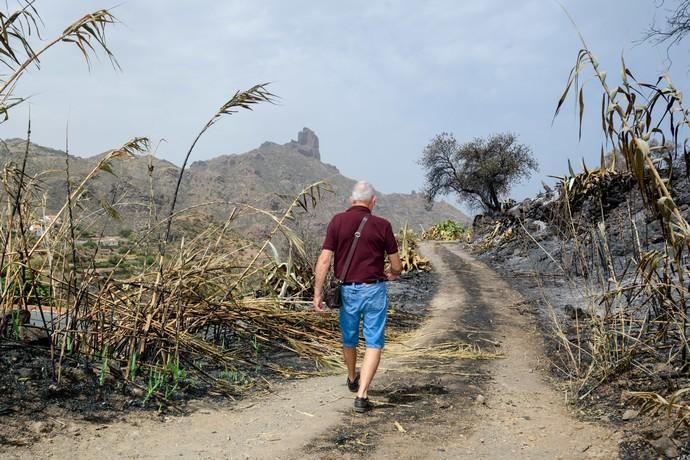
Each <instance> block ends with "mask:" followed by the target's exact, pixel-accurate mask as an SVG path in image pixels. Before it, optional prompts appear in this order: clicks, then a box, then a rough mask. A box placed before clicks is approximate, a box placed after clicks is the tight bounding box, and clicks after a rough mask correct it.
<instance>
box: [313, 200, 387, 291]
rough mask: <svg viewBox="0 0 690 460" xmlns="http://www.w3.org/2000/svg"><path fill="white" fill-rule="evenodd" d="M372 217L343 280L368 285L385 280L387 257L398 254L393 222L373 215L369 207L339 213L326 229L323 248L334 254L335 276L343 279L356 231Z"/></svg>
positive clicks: (365, 227)
mask: <svg viewBox="0 0 690 460" xmlns="http://www.w3.org/2000/svg"><path fill="white" fill-rule="evenodd" d="M366 215H369V220H367V223H366V225H364V229H363V230H362V236H360V238H359V242H358V243H357V248H356V249H355V254H354V256H353V257H352V261H351V262H350V268H349V270H348V271H347V275H346V276H345V279H344V280H343V281H345V282H354V283H366V282H370V281H376V280H383V279H386V275H385V274H384V272H383V264H384V255H385V254H395V253H397V252H398V243H397V241H395V235H393V229H392V227H391V224H390V222H388V221H387V220H386V219H383V218H382V217H378V216H374V215H372V214H371V211H369V208H367V207H366V206H352V207H351V208H350V209H348V210H347V211H345V212H341V213H340V214H336V215H335V216H333V219H331V221H330V223H329V224H328V228H327V229H326V239H325V240H324V242H323V246H322V247H323V249H328V250H331V251H333V252H335V266H334V269H335V275H336V277H337V278H341V277H342V275H343V274H342V271H343V268H344V267H345V261H346V259H347V253H348V252H349V251H350V246H351V245H352V240H354V238H355V232H356V231H357V228H359V224H360V223H361V222H362V218H363V217H364V216H366Z"/></svg>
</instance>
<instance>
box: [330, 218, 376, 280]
mask: <svg viewBox="0 0 690 460" xmlns="http://www.w3.org/2000/svg"><path fill="white" fill-rule="evenodd" d="M367 220H369V216H368V215H366V216H364V217H362V222H360V223H359V228H357V231H356V232H355V239H354V240H352V244H351V245H350V252H348V253H347V259H346V260H345V266H344V267H343V276H341V277H340V278H338V279H339V280H340V281H341V282H343V281H345V277H346V276H347V271H348V270H349V269H350V262H352V256H353V255H354V254H355V248H356V247H357V242H358V241H359V237H360V236H362V229H363V228H364V224H366V223H367ZM336 278H337V276H336Z"/></svg>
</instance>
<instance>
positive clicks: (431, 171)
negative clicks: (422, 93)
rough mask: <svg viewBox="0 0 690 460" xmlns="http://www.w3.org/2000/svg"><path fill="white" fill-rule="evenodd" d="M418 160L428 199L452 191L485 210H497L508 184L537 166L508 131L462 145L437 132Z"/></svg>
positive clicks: (512, 183) (446, 134)
mask: <svg viewBox="0 0 690 460" xmlns="http://www.w3.org/2000/svg"><path fill="white" fill-rule="evenodd" d="M419 163H420V164H421V165H422V166H423V167H424V169H425V176H426V185H425V187H424V194H425V196H426V199H427V200H428V201H429V202H430V203H431V202H432V201H433V199H434V198H436V197H437V196H439V195H448V194H450V193H455V194H457V195H458V198H459V199H460V200H462V201H465V202H466V203H468V204H469V205H470V206H471V207H473V208H479V209H483V210H484V211H485V212H488V213H492V212H496V211H499V210H500V209H501V199H502V198H504V197H505V195H506V194H507V193H508V192H509V191H510V189H511V187H512V186H513V185H515V184H516V183H518V182H520V180H521V179H523V178H525V179H526V178H529V177H530V176H531V175H532V171H537V169H538V167H539V165H538V164H537V161H536V160H535V159H534V157H533V156H532V150H531V149H530V148H529V147H528V146H526V145H522V144H519V143H518V142H517V137H516V136H515V135H514V134H511V133H502V134H494V135H492V136H489V137H488V138H487V139H480V138H477V139H474V140H473V141H472V142H468V143H466V144H462V145H459V144H458V142H457V141H456V140H455V137H453V135H452V134H448V133H441V134H439V135H437V136H436V137H434V138H433V139H432V141H431V143H430V144H429V145H427V146H426V147H425V148H424V152H423V154H422V159H421V160H420V161H419Z"/></svg>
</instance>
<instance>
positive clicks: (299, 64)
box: [0, 0, 690, 198]
mask: <svg viewBox="0 0 690 460" xmlns="http://www.w3.org/2000/svg"><path fill="white" fill-rule="evenodd" d="M563 3H564V5H565V6H566V8H568V10H569V11H570V13H571V14H572V16H573V17H574V19H575V21H576V22H577V24H578V27H579V28H580V30H581V32H582V33H583V35H584V36H585V38H586V40H587V41H588V43H589V45H590V47H591V48H592V50H593V51H594V53H595V54H596V55H597V57H598V58H599V60H600V62H601V64H602V67H603V68H605V69H607V70H608V71H609V75H610V78H614V76H617V75H618V74H619V70H620V55H621V53H624V54H625V58H626V62H627V63H628V65H629V66H630V67H631V68H632V69H633V71H634V72H635V73H636V76H637V77H638V78H639V79H641V80H654V79H655V77H656V76H657V75H658V74H660V73H661V72H664V71H666V70H668V68H669V66H670V73H671V75H672V76H673V79H674V82H675V83H676V85H677V86H678V87H680V88H681V89H687V86H688V85H687V83H688V71H689V70H690V59H688V52H687V49H688V48H687V44H682V45H681V46H680V47H676V48H673V49H672V50H671V53H670V56H671V61H669V59H668V56H667V50H666V48H665V47H664V46H653V45H650V44H646V43H643V44H638V43H637V42H638V41H639V39H640V38H641V37H642V35H643V33H644V30H645V29H646V28H647V27H648V26H649V25H650V23H651V22H652V20H653V19H654V15H655V14H656V15H658V16H659V18H661V17H663V16H664V14H665V10H664V7H662V8H661V9H657V8H656V6H657V4H658V2H655V1H654V0H607V1H601V0H564V1H563ZM670 4H671V3H669V0H667V6H666V8H668V5H670ZM110 6H112V5H111V4H104V3H101V2H100V1H98V0H88V1H87V0H72V1H70V2H51V1H48V0H39V1H38V2H37V7H38V9H39V11H40V12H41V13H42V17H43V20H44V22H45V27H46V31H45V33H44V38H49V37H52V36H53V35H55V34H57V33H59V31H60V30H62V29H64V27H65V26H66V25H67V24H68V23H70V22H71V21H72V20H74V19H76V18H77V17H79V16H81V15H82V14H84V13H86V12H88V11H90V10H93V9H97V8H102V7H110ZM112 11H113V13H114V14H115V15H116V16H117V17H118V18H119V20H120V21H121V23H120V24H116V25H114V26H113V27H111V28H110V30H109V34H108V40H109V42H108V43H109V45H110V47H111V48H112V50H113V51H114V53H115V54H116V56H117V58H118V60H119V63H120V65H121V67H122V70H121V71H120V70H115V69H113V68H112V67H111V66H110V65H109V63H108V61H107V59H105V58H102V57H101V59H100V60H96V61H94V62H93V65H92V68H91V70H89V69H88V68H87V67H86V66H85V65H84V64H83V62H82V61H81V58H80V55H79V53H78V52H77V51H76V50H75V49H74V48H72V47H69V46H62V47H61V48H59V49H58V48H56V49H54V50H53V52H52V53H50V54H49V55H46V57H45V58H44V59H43V60H42V66H41V70H40V71H36V70H32V71H31V72H30V73H29V74H28V75H26V76H25V77H24V78H23V79H22V80H21V81H20V84H19V85H18V87H17V89H16V94H18V95H31V96H32V97H31V102H30V104H26V105H24V106H23V107H20V108H18V109H17V110H15V111H14V112H13V113H12V115H11V120H10V121H9V122H7V123H5V124H4V125H2V127H1V128H0V130H1V134H0V137H3V138H7V137H25V131H26V122H27V118H28V117H27V114H28V109H29V106H30V108H31V118H32V125H33V139H34V141H35V142H37V143H40V144H43V145H47V146H50V147H56V148H62V147H63V146H64V132H65V125H66V123H67V122H68V121H69V126H70V128H69V129H70V151H71V152H72V153H74V154H76V155H80V156H90V155H93V154H97V153H100V152H102V151H104V150H107V149H109V148H112V147H115V146H118V145H120V144H122V143H123V142H125V141H126V140H128V139H130V138H132V137H134V136H148V137H150V138H151V139H152V140H153V142H154V144H155V143H157V141H158V140H159V139H162V138H164V139H166V141H167V142H165V143H162V144H161V145H160V147H159V149H158V152H157V155H158V156H160V157H163V158H166V159H168V160H170V161H173V162H175V163H177V164H180V163H181V160H182V158H183V156H184V153H185V152H186V150H187V148H188V146H189V144H190V142H191V141H192V140H193V138H194V136H195V134H196V133H197V132H198V130H199V129H200V127H201V126H202V125H203V124H204V123H205V121H206V120H207V119H208V118H209V117H210V116H211V115H212V114H213V113H214V112H215V110H216V109H217V108H218V106H220V105H221V104H222V103H223V102H225V100H226V99H227V98H228V97H229V96H230V95H232V94H233V93H234V92H235V91H236V90H238V89H246V88H248V87H250V86H251V85H253V84H255V83H259V82H272V83H271V85H270V90H271V91H272V92H273V93H275V94H277V95H279V96H280V98H281V99H280V102H279V104H277V105H273V106H271V105H266V106H261V107H258V108H257V109H256V110H255V111H254V112H242V113H239V114H236V115H233V116H232V117H231V118H228V119H225V120H223V121H222V122H220V123H219V124H217V125H216V126H214V127H213V128H212V130H211V131H209V132H208V133H207V135H206V136H205V137H204V138H203V140H202V141H201V142H200V144H199V145H198V148H197V150H196V153H195V155H194V157H193V158H192V160H195V159H206V158H210V157H214V156H217V155H219V154H226V153H242V152H245V151H248V150H250V149H252V148H254V147H256V146H258V145H260V144H261V143H262V142H263V141H266V140H270V141H274V142H278V143H284V142H288V141H289V140H290V139H292V138H296V133H297V132H298V131H299V130H300V129H301V128H302V127H305V126H307V127H309V128H311V129H313V130H314V131H315V132H316V133H317V135H318V136H319V139H320V143H321V155H322V160H323V161H325V162H327V163H331V164H334V165H336V166H337V167H338V168H339V169H340V171H341V172H342V173H343V174H345V175H347V176H349V177H352V178H362V179H367V180H369V181H371V182H372V183H374V185H375V186H376V187H377V188H378V189H379V190H381V191H383V192H387V193H389V192H409V191H411V190H420V189H421V188H422V186H423V180H424V178H423V171H422V170H420V168H419V166H418V165H417V160H418V159H419V157H420V155H421V151H422V149H423V148H424V146H425V145H426V144H427V143H428V142H429V141H430V140H431V138H432V137H433V136H434V135H435V134H438V133H440V132H444V131H445V132H451V133H453V134H454V135H455V137H456V138H457V139H458V140H459V141H460V142H465V141H469V140H471V139H472V138H474V137H483V136H487V135H489V134H491V133H496V132H503V131H512V132H515V133H517V134H518V135H519V136H520V141H521V142H522V143H525V144H528V145H529V146H531V148H532V149H533V152H534V155H535V157H536V158H537V159H538V161H539V163H540V165H541V168H540V172H539V173H538V174H536V175H535V176H534V177H533V178H532V180H531V181H529V182H528V183H525V184H523V185H521V186H519V187H517V188H516V189H515V193H514V195H515V197H516V198H523V197H525V196H529V195H531V194H534V193H536V192H537V191H538V190H539V189H540V188H541V180H542V179H544V180H548V179H546V176H548V175H562V174H563V173H564V172H565V171H567V159H568V158H571V159H573V160H574V161H575V162H578V163H579V162H580V160H581V159H582V158H584V159H585V160H586V161H587V163H588V164H590V165H593V164H596V163H598V158H599V150H600V146H601V135H600V132H599V126H600V124H599V119H598V107H599V101H600V92H599V90H598V88H597V86H596V85H595V84H594V83H595V82H593V81H589V82H587V86H586V88H589V91H588V92H587V90H586V93H585V94H586V95H589V96H588V97H587V99H586V100H587V102H588V107H589V110H587V113H586V121H585V127H584V134H583V139H582V140H581V141H578V137H577V131H578V129H577V119H576V115H575V111H574V107H573V104H568V105H567V106H566V107H565V108H564V111H563V112H562V114H561V115H560V116H559V118H558V119H557V120H556V122H555V123H554V124H553V126H552V123H551V121H552V116H553V112H554V109H555V105H556V102H557V100H558V98H559V96H560V94H561V92H562V90H563V88H564V85H565V83H566V79H567V76H568V72H569V71H570V68H571V67H572V66H573V64H574V62H575V58H576V56H577V52H578V50H579V49H580V43H579V39H578V36H577V33H576V31H575V30H574V28H573V26H572V25H571V23H570V21H569V19H568V18H567V16H566V15H565V14H564V12H563V11H562V9H561V7H560V6H559V4H558V3H556V2H555V1H552V0H521V1H510V0H484V1H482V2H478V1H475V2H467V1H462V2H461V1H456V0H438V1H434V0H430V1H425V2H419V1H411V0H410V1H386V0H383V1H345V2H323V1H321V2H318V1H299V0H297V1H290V2H285V1H280V0H273V1H258V0H257V1H251V2H250V1H222V2H220V1H212V0H196V1H191V0H190V1H182V0H176V1H163V0H148V1H134V0H129V1H125V2H123V3H121V4H119V5H118V6H116V7H115V8H114V9H113V10H112Z"/></svg>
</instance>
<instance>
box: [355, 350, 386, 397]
mask: <svg viewBox="0 0 690 460" xmlns="http://www.w3.org/2000/svg"><path fill="white" fill-rule="evenodd" d="M380 361H381V349H380V348H367V349H366V351H365V352H364V362H363V363H362V368H361V369H360V370H359V391H358V392H357V396H358V397H360V398H366V397H367V392H368V391H369V384H370V383H371V381H372V380H374V375H376V370H377V369H378V368H379V362H380Z"/></svg>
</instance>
